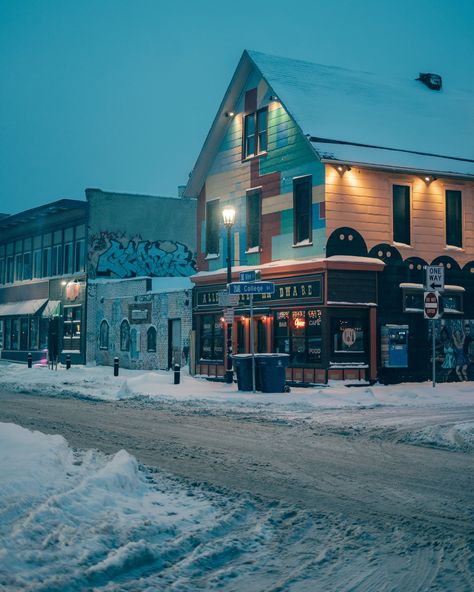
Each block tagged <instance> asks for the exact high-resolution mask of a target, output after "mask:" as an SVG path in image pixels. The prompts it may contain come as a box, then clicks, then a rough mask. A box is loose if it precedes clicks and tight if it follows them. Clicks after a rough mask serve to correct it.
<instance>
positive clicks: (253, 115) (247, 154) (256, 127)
mask: <svg viewBox="0 0 474 592" xmlns="http://www.w3.org/2000/svg"><path fill="white" fill-rule="evenodd" d="M263 113H265V127H264V129H261V127H260V121H261V118H260V115H261V114H263ZM250 121H251V122H252V125H253V133H252V134H249V133H248V129H249V127H250V126H249V125H248V123H247V122H250ZM262 134H263V136H262ZM251 137H253V142H254V150H253V152H252V151H251V150H249V140H250V138H251ZM262 144H263V146H262ZM267 151H268V107H262V108H261V109H257V110H256V111H252V112H250V113H247V114H245V115H244V122H243V133H242V160H246V159H247V158H255V157H256V156H261V155H262V154H267Z"/></svg>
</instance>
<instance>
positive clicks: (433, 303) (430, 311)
mask: <svg viewBox="0 0 474 592" xmlns="http://www.w3.org/2000/svg"><path fill="white" fill-rule="evenodd" d="M423 301H424V311H425V319H438V318H439V294H438V292H425V293H424V299H423Z"/></svg>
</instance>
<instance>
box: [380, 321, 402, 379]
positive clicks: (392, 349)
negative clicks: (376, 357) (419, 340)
mask: <svg viewBox="0 0 474 592" xmlns="http://www.w3.org/2000/svg"><path fill="white" fill-rule="evenodd" d="M381 337H382V339H381V345H382V366H383V367H384V368H408V325H382V336H381Z"/></svg>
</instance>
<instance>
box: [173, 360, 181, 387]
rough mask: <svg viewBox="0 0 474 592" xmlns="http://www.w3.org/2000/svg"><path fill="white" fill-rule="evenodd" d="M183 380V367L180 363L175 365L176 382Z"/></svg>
mask: <svg viewBox="0 0 474 592" xmlns="http://www.w3.org/2000/svg"><path fill="white" fill-rule="evenodd" d="M180 380H181V367H180V365H179V364H175V365H174V383H175V384H179V381H180Z"/></svg>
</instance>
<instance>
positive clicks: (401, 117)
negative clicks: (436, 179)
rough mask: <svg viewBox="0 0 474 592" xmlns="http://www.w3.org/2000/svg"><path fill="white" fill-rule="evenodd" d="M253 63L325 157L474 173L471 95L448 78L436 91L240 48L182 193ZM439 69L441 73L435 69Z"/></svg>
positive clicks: (411, 81) (206, 157)
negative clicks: (240, 50) (238, 55)
mask: <svg viewBox="0 0 474 592" xmlns="http://www.w3.org/2000/svg"><path fill="white" fill-rule="evenodd" d="M253 67H255V68H257V70H259V71H260V73H261V75H262V76H263V78H264V79H265V80H266V82H267V83H268V85H269V87H270V89H271V91H272V94H275V95H276V96H277V97H278V100H279V101H280V102H281V104H282V105H283V107H284V108H285V109H286V111H287V112H288V113H289V114H290V115H291V116H292V117H293V119H294V120H295V122H296V124H297V126H298V127H299V128H300V130H301V132H302V133H303V134H304V135H305V136H306V137H307V139H308V142H310V144H311V146H312V147H313V148H314V150H315V152H316V154H317V155H318V157H319V158H320V159H321V160H322V161H323V162H332V161H338V162H342V163H347V164H354V165H358V164H359V165H361V166H370V167H372V168H382V169H395V170H397V171H403V172H405V171H406V172H417V173H424V174H439V175H445V176H458V177H465V178H470V177H474V101H473V100H472V93H469V92H468V91H466V90H462V89H459V88H454V87H453V86H452V85H451V84H450V81H449V80H445V81H444V83H443V88H442V89H441V90H440V91H435V90H430V89H429V88H428V87H427V86H425V85H424V84H423V83H422V82H420V81H417V80H416V78H417V77H418V74H419V67H418V64H417V63H416V60H413V69H412V70H411V71H410V72H407V76H406V78H395V77H393V76H392V74H391V72H390V71H387V73H386V75H385V76H382V75H378V74H371V73H368V72H358V71H353V70H347V69H344V68H338V67H335V66H323V65H320V64H314V63H311V62H305V61H302V60H294V59H289V58H283V57H277V56H272V55H268V54H264V53H260V52H256V51H250V50H246V51H244V53H243V55H242V57H241V59H240V62H239V64H238V66H237V69H236V71H235V73H234V76H233V78H232V80H231V83H230V85H229V87H228V89H227V91H226V94H225V95H224V98H223V100H222V103H221V105H220V107H219V109H218V111H217V114H216V117H215V119H214V122H213V124H212V126H211V129H210V130H209V133H208V136H207V138H206V140H205V142H204V145H203V147H202V150H201V153H200V155H199V157H198V159H197V161H196V165H195V167H194V169H193V171H192V172H191V175H190V179H189V181H188V185H187V186H186V189H185V192H184V195H185V196H186V197H196V195H197V194H198V193H199V191H200V190H201V187H202V184H203V182H204V179H205V176H206V174H207V170H208V167H209V166H210V162H211V161H212V158H213V156H214V154H215V152H216V151H217V149H218V146H219V144H220V142H221V141H222V139H223V137H224V134H225V132H226V129H227V126H228V125H229V119H228V118H226V117H225V116H224V114H225V112H226V111H232V110H233V109H234V108H235V104H236V102H237V100H238V97H239V96H240V93H241V92H242V89H243V87H244V84H245V82H246V80H247V78H248V76H249V74H250V72H251V70H252V68H253ZM439 74H441V75H442V74H443V72H439Z"/></svg>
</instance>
